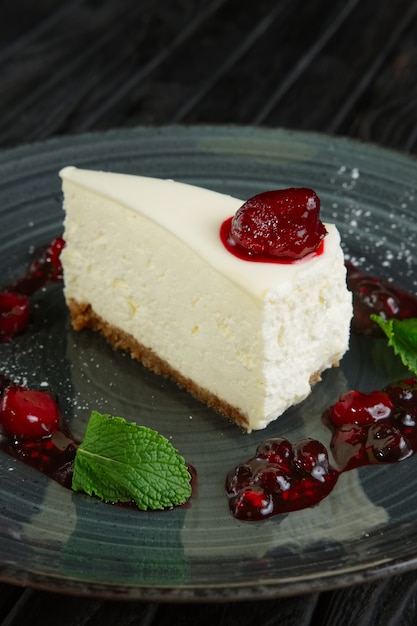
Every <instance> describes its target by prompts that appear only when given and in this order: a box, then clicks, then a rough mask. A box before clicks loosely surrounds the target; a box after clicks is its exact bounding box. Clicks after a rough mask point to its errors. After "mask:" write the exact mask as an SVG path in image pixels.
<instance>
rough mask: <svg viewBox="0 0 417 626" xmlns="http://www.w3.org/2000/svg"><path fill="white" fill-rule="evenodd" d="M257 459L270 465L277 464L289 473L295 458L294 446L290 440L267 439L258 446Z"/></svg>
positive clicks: (280, 438)
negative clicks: (263, 460)
mask: <svg viewBox="0 0 417 626" xmlns="http://www.w3.org/2000/svg"><path fill="white" fill-rule="evenodd" d="M256 457H257V458H258V459H265V460H266V461H269V462H270V463H276V464H278V465H279V466H280V467H281V468H282V469H283V470H285V471H286V472H289V471H290V469H291V465H292V461H293V458H294V453H293V448H292V444H291V443H290V442H289V441H288V439H284V438H282V437H275V438H271V439H267V440H266V441H264V442H263V443H261V444H260V445H259V446H258V448H257V450H256Z"/></svg>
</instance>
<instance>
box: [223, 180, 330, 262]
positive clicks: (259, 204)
mask: <svg viewBox="0 0 417 626" xmlns="http://www.w3.org/2000/svg"><path fill="white" fill-rule="evenodd" d="M319 214H320V200H319V198H318V197H317V195H316V193H315V192H314V191H313V190H312V189H306V188H290V189H282V190H278V191H266V192H264V193H261V194H259V195H257V196H254V197H253V198H250V199H249V200H248V201H247V202H245V204H243V206H241V207H240V209H239V210H238V211H237V213H236V215H235V216H234V218H233V219H232V225H231V232H230V235H231V238H232V239H233V241H234V242H235V243H236V244H238V246H241V247H242V248H244V249H245V250H246V251H248V252H249V253H250V254H253V255H259V254H260V255H266V256H272V257H274V258H279V259H283V260H289V261H293V260H296V259H301V258H303V257H304V256H306V255H307V254H310V253H312V252H315V251H317V249H318V247H319V245H320V243H321V241H322V239H323V238H324V237H325V235H326V229H325V227H324V225H323V224H322V222H321V221H320V219H319Z"/></svg>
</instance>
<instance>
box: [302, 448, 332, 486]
mask: <svg viewBox="0 0 417 626" xmlns="http://www.w3.org/2000/svg"><path fill="white" fill-rule="evenodd" d="M294 466H295V467H296V468H297V470H298V471H299V472H301V473H302V474H308V475H310V476H312V477H313V478H315V479H316V480H318V481H320V482H324V480H325V478H324V477H325V476H326V475H327V474H328V471H329V459H328V456H327V450H326V448H325V446H324V445H323V444H322V443H320V442H319V441H317V440H315V439H303V440H301V441H299V442H298V443H297V444H296V445H295V446H294Z"/></svg>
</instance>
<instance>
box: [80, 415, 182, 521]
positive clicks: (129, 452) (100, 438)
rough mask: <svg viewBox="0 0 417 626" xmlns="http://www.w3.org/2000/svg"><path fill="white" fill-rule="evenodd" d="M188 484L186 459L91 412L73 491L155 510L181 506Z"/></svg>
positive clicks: (142, 430) (147, 433)
mask: <svg viewBox="0 0 417 626" xmlns="http://www.w3.org/2000/svg"><path fill="white" fill-rule="evenodd" d="M190 480H191V476H190V473H189V472H188V469H187V467H186V464H185V461H184V459H183V458H182V456H180V455H179V454H178V452H177V450H176V449H175V448H174V447H173V445H172V444H171V443H170V442H169V441H168V440H167V439H166V438H165V437H163V436H162V435H160V434H159V433H157V432H156V431H154V430H152V429H150V428H147V427H145V426H138V425H137V424H135V423H128V422H126V420H125V419H123V418H122V417H111V416H110V415H105V414H101V413H98V412H97V411H92V413H91V417H90V421H89V423H88V427H87V432H86V434H85V437H84V440H83V442H82V443H81V444H80V446H79V447H78V449H77V453H76V455H75V462H74V474H73V479H72V488H73V489H74V490H75V491H84V492H86V493H87V494H89V495H96V496H98V497H99V498H101V499H102V500H105V501H107V502H131V501H132V500H133V501H134V502H135V503H136V504H137V506H138V508H139V509H142V510H147V509H152V510H156V509H164V508H170V507H172V506H175V505H178V504H183V503H184V502H185V501H186V500H187V499H188V498H189V497H190V495H191V485H190Z"/></svg>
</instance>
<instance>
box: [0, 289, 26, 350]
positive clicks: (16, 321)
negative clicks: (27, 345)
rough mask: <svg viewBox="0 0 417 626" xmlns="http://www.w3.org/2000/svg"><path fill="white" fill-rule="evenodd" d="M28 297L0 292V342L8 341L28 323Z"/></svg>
mask: <svg viewBox="0 0 417 626" xmlns="http://www.w3.org/2000/svg"><path fill="white" fill-rule="evenodd" d="M29 316H30V313H29V299H28V298H27V297H26V296H21V295H19V294H17V293H0V342H2V343H5V342H7V341H10V339H11V338H12V337H13V336H14V335H18V334H20V333H22V332H23V331H24V330H25V329H26V327H27V325H28V323H29Z"/></svg>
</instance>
